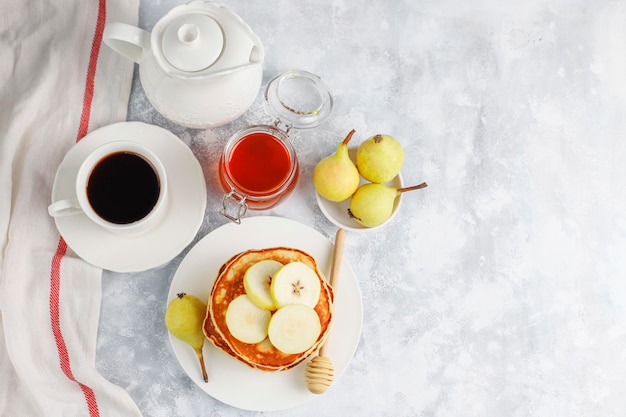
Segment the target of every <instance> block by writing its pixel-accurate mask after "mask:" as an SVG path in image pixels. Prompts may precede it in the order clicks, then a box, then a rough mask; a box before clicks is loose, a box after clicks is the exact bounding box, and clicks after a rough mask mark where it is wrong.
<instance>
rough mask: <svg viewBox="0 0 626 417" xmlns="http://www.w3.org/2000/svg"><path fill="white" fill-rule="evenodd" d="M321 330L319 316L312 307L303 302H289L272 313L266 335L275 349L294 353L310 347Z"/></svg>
mask: <svg viewBox="0 0 626 417" xmlns="http://www.w3.org/2000/svg"><path fill="white" fill-rule="evenodd" d="M321 331H322V325H321V324H320V318H319V316H318V315H317V312H316V311H315V310H314V309H313V308H311V307H309V306H306V305H304V304H291V305H288V306H285V307H282V308H280V309H278V310H277V311H276V312H275V313H274V315H273V316H272V318H271V320H270V323H269V327H268V330H267V335H268V337H269V339H270V342H272V345H274V347H275V348H276V349H278V350H280V351H281V352H283V353H286V354H295V353H302V352H304V351H306V350H307V349H309V348H311V347H312V346H313V344H315V342H316V341H317V339H318V337H319V336H320V333H321Z"/></svg>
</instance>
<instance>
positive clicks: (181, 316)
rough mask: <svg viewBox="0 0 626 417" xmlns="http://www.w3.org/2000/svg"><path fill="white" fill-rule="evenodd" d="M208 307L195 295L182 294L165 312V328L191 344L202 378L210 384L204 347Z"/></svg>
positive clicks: (178, 295)
mask: <svg viewBox="0 0 626 417" xmlns="http://www.w3.org/2000/svg"><path fill="white" fill-rule="evenodd" d="M206 311H207V305H206V304H205V303H204V302H202V301H201V300H200V299H199V298H197V297H194V296H193V295H189V294H185V293H184V292H181V293H179V294H177V295H176V298H174V299H173V300H172V301H171V302H170V303H169V304H168V306H167V309H166V310H165V326H167V330H169V332H170V333H171V334H172V335H173V336H174V337H176V338H177V339H180V340H182V341H183V342H185V343H187V344H189V345H190V346H191V347H192V348H193V349H194V350H195V352H196V355H198V359H199V360H200V366H201V368H202V378H203V379H204V382H208V381H209V378H208V376H207V372H206V368H205V366H204V357H203V355H202V347H203V346H204V339H205V336H204V332H203V327H204V317H205V315H206Z"/></svg>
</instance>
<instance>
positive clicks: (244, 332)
mask: <svg viewBox="0 0 626 417" xmlns="http://www.w3.org/2000/svg"><path fill="white" fill-rule="evenodd" d="M271 318H272V313H270V312H269V311H268V310H263V309H262V308H259V307H257V306H256V305H255V304H254V303H253V302H252V301H250V298H248V296H247V295H246V294H241V295H240V296H238V297H237V298H235V299H234V300H233V301H231V302H230V304H228V308H227V309H226V326H227V327H228V331H229V332H230V334H232V335H233V337H234V338H235V339H237V340H239V341H241V342H243V343H259V342H260V341H262V340H263V339H265V337H266V336H267V327H268V325H269V322H270V319H271Z"/></svg>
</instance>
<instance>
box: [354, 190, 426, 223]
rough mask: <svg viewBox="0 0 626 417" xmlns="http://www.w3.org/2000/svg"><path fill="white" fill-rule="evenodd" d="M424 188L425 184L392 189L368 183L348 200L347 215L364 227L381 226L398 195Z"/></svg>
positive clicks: (389, 213)
mask: <svg viewBox="0 0 626 417" xmlns="http://www.w3.org/2000/svg"><path fill="white" fill-rule="evenodd" d="M424 187H426V183H425V182H424V183H421V184H419V185H414V186H412V187H405V188H394V187H388V186H386V185H383V184H377V183H368V184H363V185H362V186H360V187H359V188H358V189H357V190H356V192H355V193H354V195H353V196H352V200H350V208H349V209H348V215H349V216H350V217H352V218H353V219H355V220H356V221H357V222H358V223H360V224H362V225H363V226H365V227H374V226H378V225H381V224H383V223H384V222H386V221H387V219H389V217H391V214H392V212H393V203H394V202H395V200H396V197H397V196H398V195H400V193H404V192H406V191H411V190H417V189H420V188H424Z"/></svg>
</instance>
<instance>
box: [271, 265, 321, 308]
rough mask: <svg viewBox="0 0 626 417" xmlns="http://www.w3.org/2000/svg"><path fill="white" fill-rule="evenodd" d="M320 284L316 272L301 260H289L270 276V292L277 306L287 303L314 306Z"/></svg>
mask: <svg viewBox="0 0 626 417" xmlns="http://www.w3.org/2000/svg"><path fill="white" fill-rule="evenodd" d="M320 288H321V284H320V281H319V278H318V277H317V274H316V273H315V271H314V270H313V269H311V268H310V267H309V266H308V265H307V264H305V263H303V262H291V263H288V264H287V265H285V266H283V267H282V268H280V269H279V270H278V271H276V273H275V274H274V276H273V277H272V283H271V285H270V293H271V295H272V300H273V301H274V305H275V306H276V307H277V308H281V307H284V306H286V305H289V304H304V305H306V306H309V307H315V305H316V304H317V302H318V300H319V298H320Z"/></svg>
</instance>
